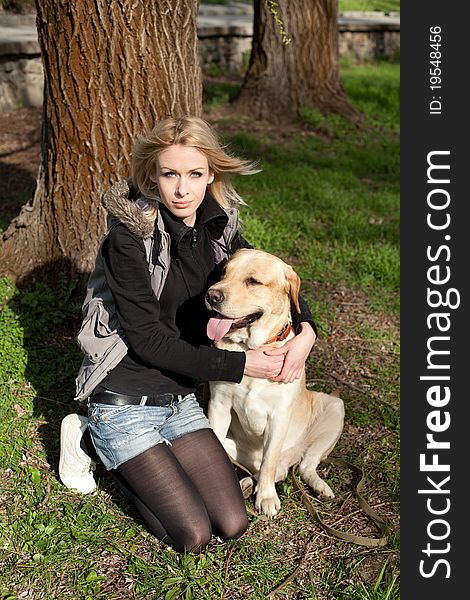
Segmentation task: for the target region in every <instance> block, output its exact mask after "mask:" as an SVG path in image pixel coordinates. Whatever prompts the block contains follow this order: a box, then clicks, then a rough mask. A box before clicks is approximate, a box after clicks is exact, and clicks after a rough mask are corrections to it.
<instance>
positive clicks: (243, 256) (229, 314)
mask: <svg viewBox="0 0 470 600" xmlns="http://www.w3.org/2000/svg"><path fill="white" fill-rule="evenodd" d="M299 289H300V279H299V277H298V275H297V274H296V273H295V271H294V269H293V268H292V267H291V266H289V265H287V264H286V263H285V262H283V261H282V260H281V259H279V258H277V257H275V256H273V255H271V254H268V253H266V252H262V251H260V250H247V249H243V250H238V251H237V252H236V253H235V254H234V255H233V257H232V258H231V259H230V260H229V261H228V263H227V265H226V268H225V271H224V275H223V277H222V280H221V281H220V282H219V283H217V284H215V285H213V286H212V287H211V288H209V290H208V292H207V296H206V305H207V307H208V308H209V309H210V310H212V311H214V312H215V313H216V316H214V317H213V318H211V319H210V321H209V323H208V326H207V333H208V336H209V338H211V339H213V340H214V341H215V343H216V346H217V347H218V348H223V349H226V350H247V349H254V348H258V347H260V346H263V345H266V346H274V347H276V346H281V345H283V344H285V343H286V341H287V340H289V339H290V338H291V337H293V336H294V332H293V330H292V324H291V298H292V300H293V302H294V304H295V306H296V309H297V310H298V311H299V312H300V308H299V305H298V293H299ZM208 417H209V421H210V424H211V426H212V428H213V429H214V431H215V433H216V435H217V437H218V438H219V439H220V441H221V442H222V444H223V446H224V448H225V450H226V451H227V454H228V455H229V456H230V458H231V459H232V460H233V461H234V462H236V463H239V464H240V465H242V466H243V467H245V468H246V469H248V471H249V472H251V473H252V474H253V475H254V477H255V479H256V481H257V486H256V499H255V506H256V508H257V510H258V511H259V512H261V513H263V514H265V515H267V516H268V517H274V516H275V515H276V514H277V512H278V511H279V509H280V501H279V497H278V495H277V493H276V487H275V483H276V482H277V481H280V480H282V479H284V477H285V476H286V474H287V471H288V469H289V468H290V467H291V466H293V465H297V464H298V465H299V472H300V474H301V476H302V478H303V479H304V481H305V482H306V483H307V484H308V485H310V487H311V488H312V489H313V490H314V491H315V492H316V493H317V494H319V495H320V496H321V497H323V498H332V497H334V494H333V492H332V490H331V488H330V487H329V485H328V484H327V483H326V482H325V481H323V480H322V479H321V478H320V477H319V475H318V474H317V471H316V469H317V466H318V464H319V463H320V461H321V460H322V459H324V458H326V457H327V456H328V454H329V453H330V452H331V450H332V449H333V448H334V446H335V444H336V442H337V441H338V438H339V437H340V435H341V432H342V430H343V423H344V406H343V401H342V400H341V399H340V398H337V397H336V396H332V395H328V394H324V393H321V392H313V391H310V390H308V389H307V388H306V387H305V374H304V376H303V377H302V379H300V380H296V381H294V382H292V383H279V382H274V381H269V380H267V379H258V378H253V377H247V376H244V377H243V380H242V381H241V382H240V383H230V382H223V381H217V382H212V383H211V384H210V401H209V408H208Z"/></svg>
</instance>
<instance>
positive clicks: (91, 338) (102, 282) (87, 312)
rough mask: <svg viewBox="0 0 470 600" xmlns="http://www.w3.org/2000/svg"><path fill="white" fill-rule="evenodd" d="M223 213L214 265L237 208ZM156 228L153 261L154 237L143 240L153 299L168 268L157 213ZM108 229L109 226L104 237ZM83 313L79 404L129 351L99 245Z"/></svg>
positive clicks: (224, 249) (225, 248) (224, 250)
mask: <svg viewBox="0 0 470 600" xmlns="http://www.w3.org/2000/svg"><path fill="white" fill-rule="evenodd" d="M224 210H225V212H226V213H227V216H228V223H227V225H226V227H225V229H224V231H223V233H222V236H221V237H220V238H219V239H218V240H211V242H212V250H213V252H214V258H215V263H216V264H219V263H221V262H222V261H223V260H226V259H227V258H228V256H229V251H230V245H231V242H232V240H233V238H234V236H235V234H236V232H237V229H238V211H237V209H235V208H230V209H224ZM157 227H158V229H159V231H160V234H161V245H160V248H159V252H158V253H157V254H158V256H157V259H156V262H153V259H152V256H153V254H154V252H153V245H154V241H155V240H154V235H152V237H150V238H146V239H143V242H144V245H145V252H146V256H147V264H148V269H149V272H150V280H151V283H152V289H153V291H154V294H155V296H156V297H157V298H160V295H161V293H162V290H163V286H164V285H165V280H166V277H167V275H168V271H169V268H170V236H169V234H168V233H167V232H166V231H165V230H164V226H163V221H162V218H161V215H160V212H158V216H157ZM111 229H112V225H111V226H110V228H109V229H108V232H107V234H106V235H108V234H109V231H111ZM105 237H106V236H105ZM82 313H83V321H82V326H81V328H80V331H79V333H78V336H77V341H78V345H79V346H80V349H81V350H82V352H83V353H84V355H85V356H84V358H83V361H82V365H81V367H80V370H79V372H78V375H77V378H76V380H75V384H76V394H75V400H79V401H83V400H85V399H86V398H88V396H89V395H90V394H91V393H92V392H93V390H94V389H95V387H96V386H97V385H98V384H99V383H100V382H101V381H102V380H103V379H104V378H105V377H106V375H107V374H108V373H109V371H111V370H112V369H114V367H115V366H116V365H117V364H119V362H120V361H121V360H122V358H123V357H124V356H125V355H126V353H127V348H128V344H127V341H126V339H125V335H124V332H123V330H122V328H121V325H120V323H119V320H118V318H117V315H116V307H115V304H114V299H113V296H112V294H111V290H110V289H109V287H108V284H107V282H106V277H105V275H104V268H103V256H102V253H101V246H100V249H99V251H98V255H97V257H96V263H95V268H94V270H93V272H92V274H91V275H90V278H89V280H88V285H87V293H86V296H85V300H84V302H83V306H82Z"/></svg>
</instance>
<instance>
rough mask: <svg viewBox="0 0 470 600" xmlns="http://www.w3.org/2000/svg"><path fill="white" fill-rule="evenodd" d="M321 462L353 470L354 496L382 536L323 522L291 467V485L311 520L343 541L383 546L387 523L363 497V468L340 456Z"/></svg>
mask: <svg viewBox="0 0 470 600" xmlns="http://www.w3.org/2000/svg"><path fill="white" fill-rule="evenodd" d="M322 462H323V463H332V464H335V465H338V466H342V467H346V468H348V469H350V470H351V471H353V473H354V474H355V475H356V478H357V479H358V480H359V481H358V483H357V484H356V487H355V494H356V498H357V501H358V503H359V506H360V507H361V509H362V510H363V511H364V512H365V513H366V515H367V516H368V517H369V518H370V519H371V520H372V521H373V522H374V524H375V525H376V526H377V527H378V529H379V530H380V531H381V533H382V536H381V537H380V538H372V537H366V536H362V535H354V534H352V533H347V532H345V531H341V530H339V529H335V528H334V527H330V526H329V525H327V524H326V523H324V522H323V520H322V518H321V517H320V515H319V514H318V511H317V510H316V508H315V507H314V506H313V504H312V502H311V500H310V498H309V497H308V495H307V493H306V492H305V490H304V489H303V488H301V487H300V485H299V484H298V482H297V479H296V478H295V471H296V467H293V468H292V471H291V477H292V485H293V487H294V489H295V491H296V492H299V493H300V497H301V500H302V504H303V505H304V506H305V508H306V509H307V511H308V512H309V514H310V515H311V517H312V518H313V520H314V521H315V522H316V523H318V525H320V527H321V528H322V529H324V530H325V531H326V532H327V533H328V534H330V535H332V536H333V537H336V538H338V539H340V540H344V541H345V542H351V543H353V544H358V545H360V546H367V547H368V548H380V547H382V546H385V545H386V543H387V541H388V533H389V529H388V525H387V523H386V522H385V521H384V519H382V517H380V516H379V515H378V514H377V513H376V512H375V510H374V509H373V508H372V507H371V506H370V504H369V503H368V502H367V501H366V500H365V498H364V497H363V495H362V493H361V492H362V490H363V488H364V484H365V475H364V472H363V470H362V469H361V468H359V467H356V465H353V464H352V463H350V462H347V461H345V460H343V459H341V458H333V457H328V458H326V459H325V460H324V461H322Z"/></svg>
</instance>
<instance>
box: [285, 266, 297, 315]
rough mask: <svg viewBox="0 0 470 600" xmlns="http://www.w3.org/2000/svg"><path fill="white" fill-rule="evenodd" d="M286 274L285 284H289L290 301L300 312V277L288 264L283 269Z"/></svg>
mask: <svg viewBox="0 0 470 600" xmlns="http://www.w3.org/2000/svg"><path fill="white" fill-rule="evenodd" d="M284 273H285V275H286V279H287V284H288V286H289V288H288V289H289V295H290V297H291V298H292V302H293V303H294V306H295V308H296V310H297V312H298V313H300V305H299V291H300V277H299V276H298V275H297V273H296V272H295V271H294V269H293V268H292V267H291V266H290V265H286V266H285V269H284Z"/></svg>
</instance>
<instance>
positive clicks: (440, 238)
mask: <svg viewBox="0 0 470 600" xmlns="http://www.w3.org/2000/svg"><path fill="white" fill-rule="evenodd" d="M469 12H470V8H469V6H468V3H466V2H462V3H455V2H436V1H428V2H422V3H418V2H406V3H405V2H404V3H403V4H402V6H401V9H400V29H401V32H400V37H401V40H400V45H401V66H400V72H401V307H402V308H401V376H402V378H401V423H402V442H401V496H402V504H401V598H403V599H404V600H408V599H413V600H414V599H415V598H421V597H423V598H424V597H425V598H426V600H433V599H434V598H435V599H436V600H442V599H443V598H446V597H447V598H451V597H452V598H462V597H465V596H466V595H468V592H465V589H467V574H470V567H466V562H467V555H468V549H467V533H468V532H469V530H470V526H469V520H468V519H467V518H466V512H467V506H468V507H470V495H467V493H468V488H470V486H469V485H467V480H469V476H468V472H469V468H468V467H467V464H466V463H467V460H468V456H469V454H470V452H469V448H468V441H470V419H469V409H468V406H469V404H470V398H469V392H468V385H466V384H467V382H466V374H467V372H470V365H469V366H467V363H468V362H469V358H468V357H469V356H470V352H469V350H468V347H469V343H470V326H469V318H470V315H468V314H467V312H466V309H468V302H467V298H468V294H469V284H468V280H469V275H470V269H469V268H468V266H467V264H468V262H469V261H470V251H469V247H468V241H470V230H469V228H468V226H467V223H468V219H467V212H468V208H467V207H468V204H469V203H470V202H469V191H468V190H469V185H468V183H467V177H468V176H470V152H469V151H468V149H467V130H468V128H469V127H468V123H469V111H470V102H469V99H468V98H467V92H466V88H468V84H467V80H468V75H467V74H468V72H469V69H468V67H467V62H468V55H469V52H468V48H467V40H468V39H469V34H468V27H469V25H470V20H469ZM435 26H439V27H441V29H442V33H441V35H442V42H441V48H440V51H441V54H442V56H441V65H440V67H441V69H442V91H441V92H440V93H437V92H436V91H434V92H433V91H431V90H430V87H429V86H430V82H429V76H430V74H429V69H430V68H432V67H431V65H430V55H429V53H430V51H432V49H431V48H430V40H429V35H430V27H435ZM433 95H436V96H441V101H442V111H441V114H430V111H429V103H430V101H431V100H432V96H433ZM442 150H449V151H450V155H449V157H448V158H444V159H442V160H443V162H446V161H447V162H448V163H449V164H450V184H449V185H445V186H444V185H443V186H442V187H445V188H446V189H447V190H448V192H449V194H450V198H451V202H450V205H449V208H448V211H449V214H450V217H451V222H450V225H449V228H448V229H446V230H445V232H444V231H433V230H432V229H430V228H429V227H428V225H427V224H426V218H427V214H428V212H429V208H428V194H429V191H430V189H431V188H432V186H433V184H432V183H431V184H429V183H428V182H427V175H426V171H427V167H428V163H427V156H428V153H429V152H432V151H442ZM442 197H443V198H444V195H443V196H442ZM445 235H450V240H445V239H444V236H445ZM444 244H446V245H448V247H449V249H450V252H451V254H450V257H449V258H448V260H446V258H447V252H444V251H443V252H442V254H441V258H440V259H439V260H438V261H437V262H439V264H440V265H441V267H442V268H443V269H444V268H445V266H449V267H450V270H451V279H450V281H449V283H448V284H446V285H447V287H452V288H455V289H457V290H458V292H459V295H460V306H459V307H458V308H455V309H447V311H448V312H449V313H450V320H451V327H450V329H449V332H448V333H447V335H449V336H450V341H449V344H448V346H447V348H448V349H450V355H448V356H447V357H444V359H443V363H447V364H449V365H450V370H449V371H448V372H447V373H448V374H449V376H450V382H448V383H444V382H443V383H442V385H449V388H450V393H451V397H450V401H449V403H448V404H447V406H446V407H442V408H441V410H442V411H448V412H449V414H450V418H451V422H450V427H449V428H448V429H447V431H444V432H442V433H441V434H440V437H438V435H437V434H436V439H440V440H448V441H449V442H450V449H448V450H441V451H440V452H439V461H440V462H441V463H447V464H449V465H450V471H449V472H448V473H435V474H434V480H435V481H436V482H440V481H442V480H443V479H444V478H445V477H446V476H447V475H450V480H449V482H448V484H446V485H445V486H444V485H442V489H446V488H447V489H448V490H449V494H434V495H431V494H429V495H427V494H419V493H418V490H419V489H430V488H432V486H430V485H429V484H427V481H426V477H427V476H428V475H429V476H431V477H432V476H433V474H432V473H424V472H423V471H421V470H420V466H419V457H420V454H421V453H424V452H426V434H427V433H428V432H429V429H428V426H427V423H426V418H427V415H428V414H429V413H430V411H431V410H435V409H433V407H431V406H430V405H429V403H428V401H427V396H426V392H427V389H428V388H429V387H430V385H431V382H429V381H423V380H420V376H422V375H425V374H429V370H428V368H427V352H428V350H427V346H426V344H427V341H428V339H429V337H430V335H432V332H430V331H429V329H428V327H427V323H426V318H427V316H428V314H429V313H430V312H432V309H430V308H429V305H428V302H427V288H428V287H434V288H435V287H436V286H430V283H429V280H428V276H427V272H428V269H429V267H430V266H432V264H435V263H431V262H430V261H429V259H428V258H427V256H426V251H427V247H428V246H431V247H433V248H435V249H437V248H438V247H439V246H440V245H444ZM445 257H446V258H445ZM446 285H442V286H440V287H441V289H442V291H443V292H444V288H445V287H446ZM437 310H438V311H444V310H446V309H445V308H439V309H437ZM442 335H445V334H444V333H442ZM433 373H435V374H440V375H442V374H444V371H441V372H439V373H438V372H437V371H433ZM434 385H437V383H434ZM427 452H428V453H429V454H432V451H427ZM446 497H447V498H449V500H450V508H449V510H448V512H447V513H446V514H445V515H442V517H441V518H442V519H445V520H446V521H447V522H448V524H449V527H450V530H449V535H448V536H447V537H446V538H445V539H443V540H442V541H440V542H438V541H434V540H430V539H429V538H428V528H429V526H430V522H431V521H432V520H433V519H437V518H440V517H438V516H437V515H436V516H433V515H431V514H430V513H429V511H428V509H427V505H426V502H427V499H428V498H431V499H432V500H431V502H435V504H434V505H431V506H434V507H435V508H437V507H438V506H440V507H441V508H442V507H443V506H445V505H447V501H445V502H444V498H446ZM439 501H440V502H441V504H440V505H439V504H438V502H439ZM439 527H441V528H440V529H439ZM431 531H432V532H434V533H435V534H436V535H444V532H445V531H446V528H445V526H444V525H441V526H439V525H436V524H434V525H432V526H431ZM428 542H431V547H432V548H433V551H434V550H435V549H439V550H440V551H442V550H444V548H446V549H447V546H446V544H447V543H449V547H448V551H446V552H442V553H435V554H432V555H431V556H430V557H427V556H426V554H424V553H423V549H424V548H426V545H427V543H428ZM468 545H469V546H470V538H469V544H468ZM440 558H441V559H444V560H447V561H448V563H449V569H450V571H448V568H447V565H446V564H444V563H440V564H439V565H435V562H436V561H437V560H439V559H440ZM423 559H424V560H425V561H426V562H425V566H424V570H425V571H426V572H427V573H428V574H429V573H432V572H433V571H434V573H433V575H432V576H430V577H427V578H425V577H423V576H422V575H420V572H419V565H420V561H421V560H423ZM433 561H434V562H433ZM447 574H450V577H449V578H447V577H446V575H447ZM445 594H447V596H445Z"/></svg>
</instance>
